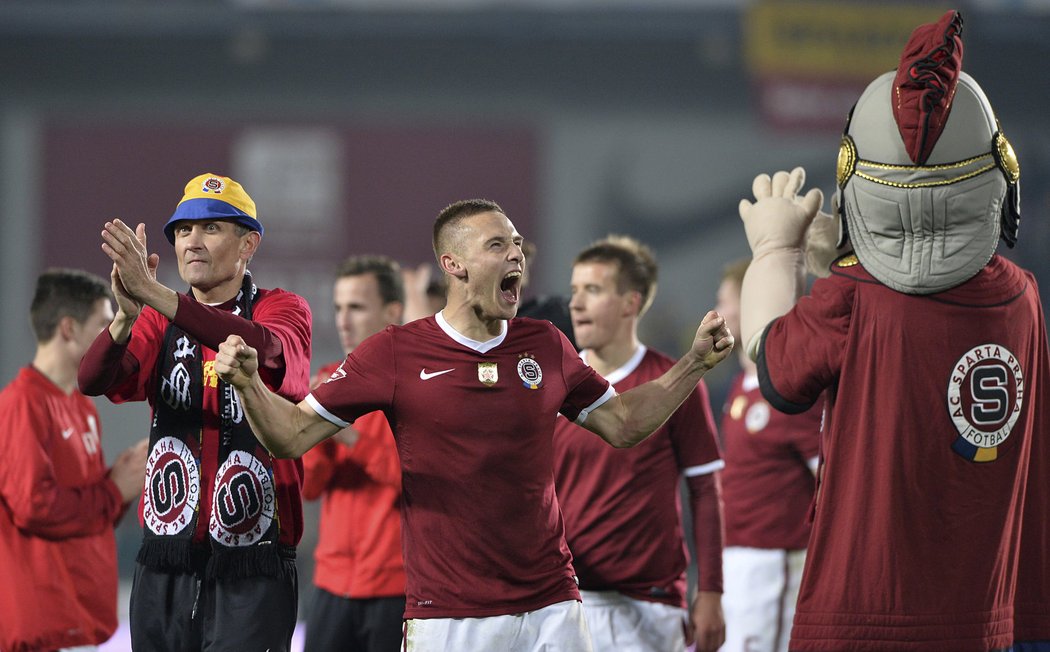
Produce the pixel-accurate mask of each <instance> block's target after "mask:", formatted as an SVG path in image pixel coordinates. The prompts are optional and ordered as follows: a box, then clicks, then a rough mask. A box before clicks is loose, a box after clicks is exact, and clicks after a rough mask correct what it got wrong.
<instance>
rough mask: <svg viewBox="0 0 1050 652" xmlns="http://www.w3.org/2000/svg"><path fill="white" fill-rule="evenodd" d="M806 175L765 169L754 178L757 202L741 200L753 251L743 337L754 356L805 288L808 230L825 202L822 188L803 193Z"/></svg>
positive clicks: (743, 301) (743, 297) (743, 293)
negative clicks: (761, 338) (774, 323)
mask: <svg viewBox="0 0 1050 652" xmlns="http://www.w3.org/2000/svg"><path fill="white" fill-rule="evenodd" d="M805 181H806V171H805V170H803V169H802V168H800V167H798V168H795V169H794V170H792V171H791V172H785V171H783V170H781V171H780V172H777V173H775V174H774V175H773V176H772V177H770V176H769V175H768V174H760V175H758V176H757V177H755V181H754V183H752V184H751V191H752V193H753V194H754V196H755V201H754V203H752V202H751V201H749V200H747V199H742V200H740V219H742V220H743V221H744V231H745V232H746V233H747V242H748V244H749V245H751V252H752V259H751V264H750V265H749V266H748V268H747V273H746V274H745V275H744V282H743V285H742V287H741V290H740V335H741V338H740V341H741V342H744V343H745V345H746V349H745V350H746V351H747V355H748V357H750V358H751V359H752V360H754V359H755V356H756V355H757V353H758V343H759V336H760V335H761V334H762V331H763V330H764V329H765V327H766V326H767V325H768V324H769V322H771V321H773V320H774V319H776V318H777V317H779V316H780V315H783V314H784V313H786V312H787V311H788V310H791V307H792V306H793V305H795V302H796V301H797V300H798V298H799V297H800V296H802V291H803V289H804V288H805V263H804V261H803V257H804V253H803V244H804V241H805V237H806V230H807V229H808V228H809V225H810V223H811V222H812V221H813V218H814V217H815V216H816V214H817V212H818V211H819V210H820V207H821V205H822V204H823V203H824V193H822V192H821V191H820V189H818V188H814V189H812V190H810V191H809V192H808V193H806V195H805V196H804V197H802V198H799V196H798V193H799V191H800V190H801V189H802V185H803V184H804V183H805Z"/></svg>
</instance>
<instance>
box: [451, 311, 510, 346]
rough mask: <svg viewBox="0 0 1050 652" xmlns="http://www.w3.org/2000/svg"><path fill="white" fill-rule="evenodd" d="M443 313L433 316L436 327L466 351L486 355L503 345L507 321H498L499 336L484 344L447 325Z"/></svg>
mask: <svg viewBox="0 0 1050 652" xmlns="http://www.w3.org/2000/svg"><path fill="white" fill-rule="evenodd" d="M444 312H445V311H444V310H442V311H441V312H439V313H438V314H436V315H434V319H436V320H437V325H438V327H439V328H441V330H443V331H445V334H446V335H448V336H449V337H451V338H452V339H454V340H455V341H457V342H459V343H460V344H462V345H463V346H465V347H467V348H468V349H474V350H475V351H477V352H478V353H488V352H489V351H491V350H492V349H494V348H496V347H497V346H499V345H500V344H503V340H505V339H507V330H508V328H507V320H506V319H503V320H501V321H500V334H499V335H497V336H496V337H494V338H492V339H491V340H485V341H484V342H479V341H477V340H472V339H470V338H469V337H467V336H466V335H463V334H461V333H460V332H459V331H457V330H456V329H455V328H452V325H451V324H449V323H448V322H447V321H445V315H444Z"/></svg>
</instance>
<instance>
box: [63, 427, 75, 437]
mask: <svg viewBox="0 0 1050 652" xmlns="http://www.w3.org/2000/svg"><path fill="white" fill-rule="evenodd" d="M76 430H77V429H76V428H66V429H65V430H63V431H62V439H69V438H70V437H72V436H73V433H74V432H76Z"/></svg>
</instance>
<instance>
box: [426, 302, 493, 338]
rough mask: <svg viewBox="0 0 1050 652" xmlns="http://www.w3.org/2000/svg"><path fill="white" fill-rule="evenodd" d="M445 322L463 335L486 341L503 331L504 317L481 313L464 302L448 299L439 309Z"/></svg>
mask: <svg viewBox="0 0 1050 652" xmlns="http://www.w3.org/2000/svg"><path fill="white" fill-rule="evenodd" d="M441 316H442V317H444V319H445V322H446V323H447V324H448V325H449V326H451V327H452V328H454V329H455V330H456V332H457V333H459V334H460V335H462V336H463V337H468V338H470V339H472V340H474V341H476V342H487V341H488V340H491V339H492V338H494V337H498V336H499V335H500V333H502V332H503V327H504V322H505V321H506V320H505V319H502V318H498V317H496V318H492V317H487V316H485V315H481V314H479V313H478V311H477V310H476V309H475V308H474V306H470V305H468V304H466V303H457V302H452V301H450V302H449V303H448V304H446V305H445V307H444V308H443V309H442V310H441Z"/></svg>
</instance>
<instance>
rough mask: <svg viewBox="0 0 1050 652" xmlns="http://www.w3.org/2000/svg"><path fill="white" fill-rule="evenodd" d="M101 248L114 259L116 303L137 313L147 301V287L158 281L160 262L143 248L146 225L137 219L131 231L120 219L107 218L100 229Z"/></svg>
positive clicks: (126, 310)
mask: <svg viewBox="0 0 1050 652" xmlns="http://www.w3.org/2000/svg"><path fill="white" fill-rule="evenodd" d="M102 251H104V252H105V253H106V255H107V256H109V258H110V260H112V261H113V269H114V272H115V276H116V278H114V279H113V281H114V283H113V291H114V295H115V296H116V299H117V307H118V308H119V309H121V310H124V311H125V312H127V313H128V315H129V316H131V315H132V314H135V315H137V314H138V310H141V309H142V304H143V303H146V300H145V298H146V295H147V293H148V291H149V289H150V287H151V286H152V285H153V284H156V282H157V267H158V265H159V264H160V256H158V255H157V254H151V253H149V251H148V250H147V249H146V225H145V224H142V223H139V225H138V226H137V227H136V229H135V230H134V231H132V230H131V227H130V226H128V225H127V224H125V223H124V222H123V221H122V220H119V219H114V220H113V221H112V222H106V225H105V228H104V229H103V231H102ZM118 280H119V285H118V283H117V281H118ZM136 307H137V309H136ZM132 310H133V311H134V312H131V311H132Z"/></svg>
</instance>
